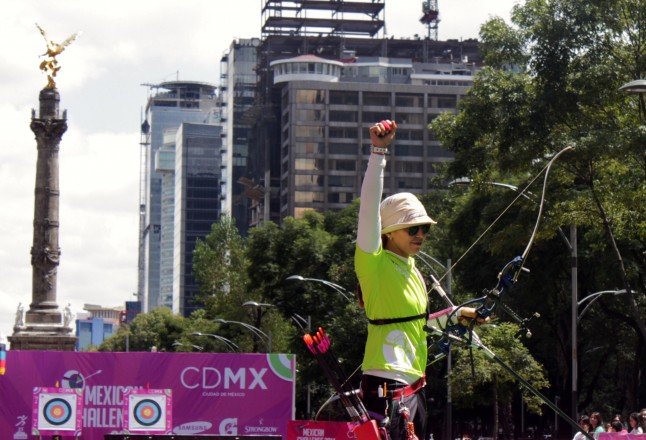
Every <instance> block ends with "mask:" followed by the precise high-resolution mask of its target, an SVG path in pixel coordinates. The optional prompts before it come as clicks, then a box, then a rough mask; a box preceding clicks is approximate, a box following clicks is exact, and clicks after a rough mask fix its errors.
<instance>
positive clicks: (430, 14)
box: [419, 0, 440, 41]
mask: <svg viewBox="0 0 646 440" xmlns="http://www.w3.org/2000/svg"><path fill="white" fill-rule="evenodd" d="M422 13H423V14H424V15H422V18H420V19H419V21H420V22H421V23H423V24H425V25H426V29H428V39H429V40H434V41H437V25H438V24H439V22H440V10H439V9H438V7H437V0H424V1H423V2H422Z"/></svg>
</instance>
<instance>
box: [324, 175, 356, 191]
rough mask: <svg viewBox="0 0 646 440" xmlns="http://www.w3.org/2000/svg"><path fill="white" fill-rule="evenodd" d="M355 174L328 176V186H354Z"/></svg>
mask: <svg viewBox="0 0 646 440" xmlns="http://www.w3.org/2000/svg"><path fill="white" fill-rule="evenodd" d="M355 181H356V178H355V176H328V186H340V187H346V188H354V184H355Z"/></svg>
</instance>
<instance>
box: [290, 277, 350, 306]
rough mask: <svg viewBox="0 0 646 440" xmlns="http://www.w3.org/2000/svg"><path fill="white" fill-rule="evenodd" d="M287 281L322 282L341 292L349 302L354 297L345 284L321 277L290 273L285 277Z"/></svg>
mask: <svg viewBox="0 0 646 440" xmlns="http://www.w3.org/2000/svg"><path fill="white" fill-rule="evenodd" d="M285 281H312V282H314V283H321V284H323V285H325V286H327V287H329V288H331V289H332V290H334V291H336V292H338V293H340V294H341V296H342V297H343V298H345V299H346V300H348V301H349V302H352V297H351V295H350V293H349V292H348V291H347V290H346V289H345V288H344V287H343V286H339V285H338V284H336V283H333V282H332V281H328V280H321V279H319V278H306V277H303V276H301V275H290V276H288V277H287V278H285ZM348 295H350V296H348Z"/></svg>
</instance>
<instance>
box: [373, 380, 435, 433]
mask: <svg viewBox="0 0 646 440" xmlns="http://www.w3.org/2000/svg"><path fill="white" fill-rule="evenodd" d="M384 383H386V387H387V389H390V390H394V389H396V388H401V387H402V386H403V384H402V383H401V382H397V381H394V380H389V379H384V378H383V377H377V376H370V375H368V374H364V375H363V376H362V378H361V391H362V393H363V398H362V400H363V403H364V404H365V406H366V409H367V410H368V411H369V412H370V413H371V416H372V417H373V418H375V419H376V420H377V423H378V424H379V423H380V422H381V420H380V417H381V419H383V418H385V417H388V418H390V426H389V428H388V432H389V433H390V438H391V439H392V440H405V439H406V425H405V421H404V420H403V418H402V415H401V413H400V411H399V409H400V400H401V399H396V400H393V399H391V398H389V397H388V398H386V397H379V394H378V389H379V386H381V387H383V385H384ZM401 403H402V404H403V405H405V406H406V407H407V408H408V411H409V421H412V422H413V424H414V426H415V435H417V438H418V439H419V440H425V439H426V393H425V391H424V388H422V389H420V390H419V391H418V392H417V393H415V394H413V395H411V396H408V397H405V398H404V399H403V400H402V401H401Z"/></svg>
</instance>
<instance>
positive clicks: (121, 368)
mask: <svg viewBox="0 0 646 440" xmlns="http://www.w3.org/2000/svg"><path fill="white" fill-rule="evenodd" d="M58 386H60V387H62V388H82V389H83V431H82V437H83V439H87V440H102V439H103V436H104V435H105V434H121V433H123V427H122V419H123V414H122V406H123V395H124V392H125V391H126V390H132V389H149V388H158V389H167V388H168V389H172V395H173V433H174V434H181V435H190V434H214V435H218V434H219V435H282V436H285V435H286V432H287V423H288V422H289V421H290V420H292V419H293V418H294V386H295V357H294V355H286V354H229V353H214V354H207V353H147V352H136V353H75V352H60V351H8V352H7V372H6V374H5V375H4V376H0V396H2V400H1V403H0V439H32V438H36V437H32V436H31V434H30V433H31V429H32V417H31V413H32V395H33V389H34V387H58Z"/></svg>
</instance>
